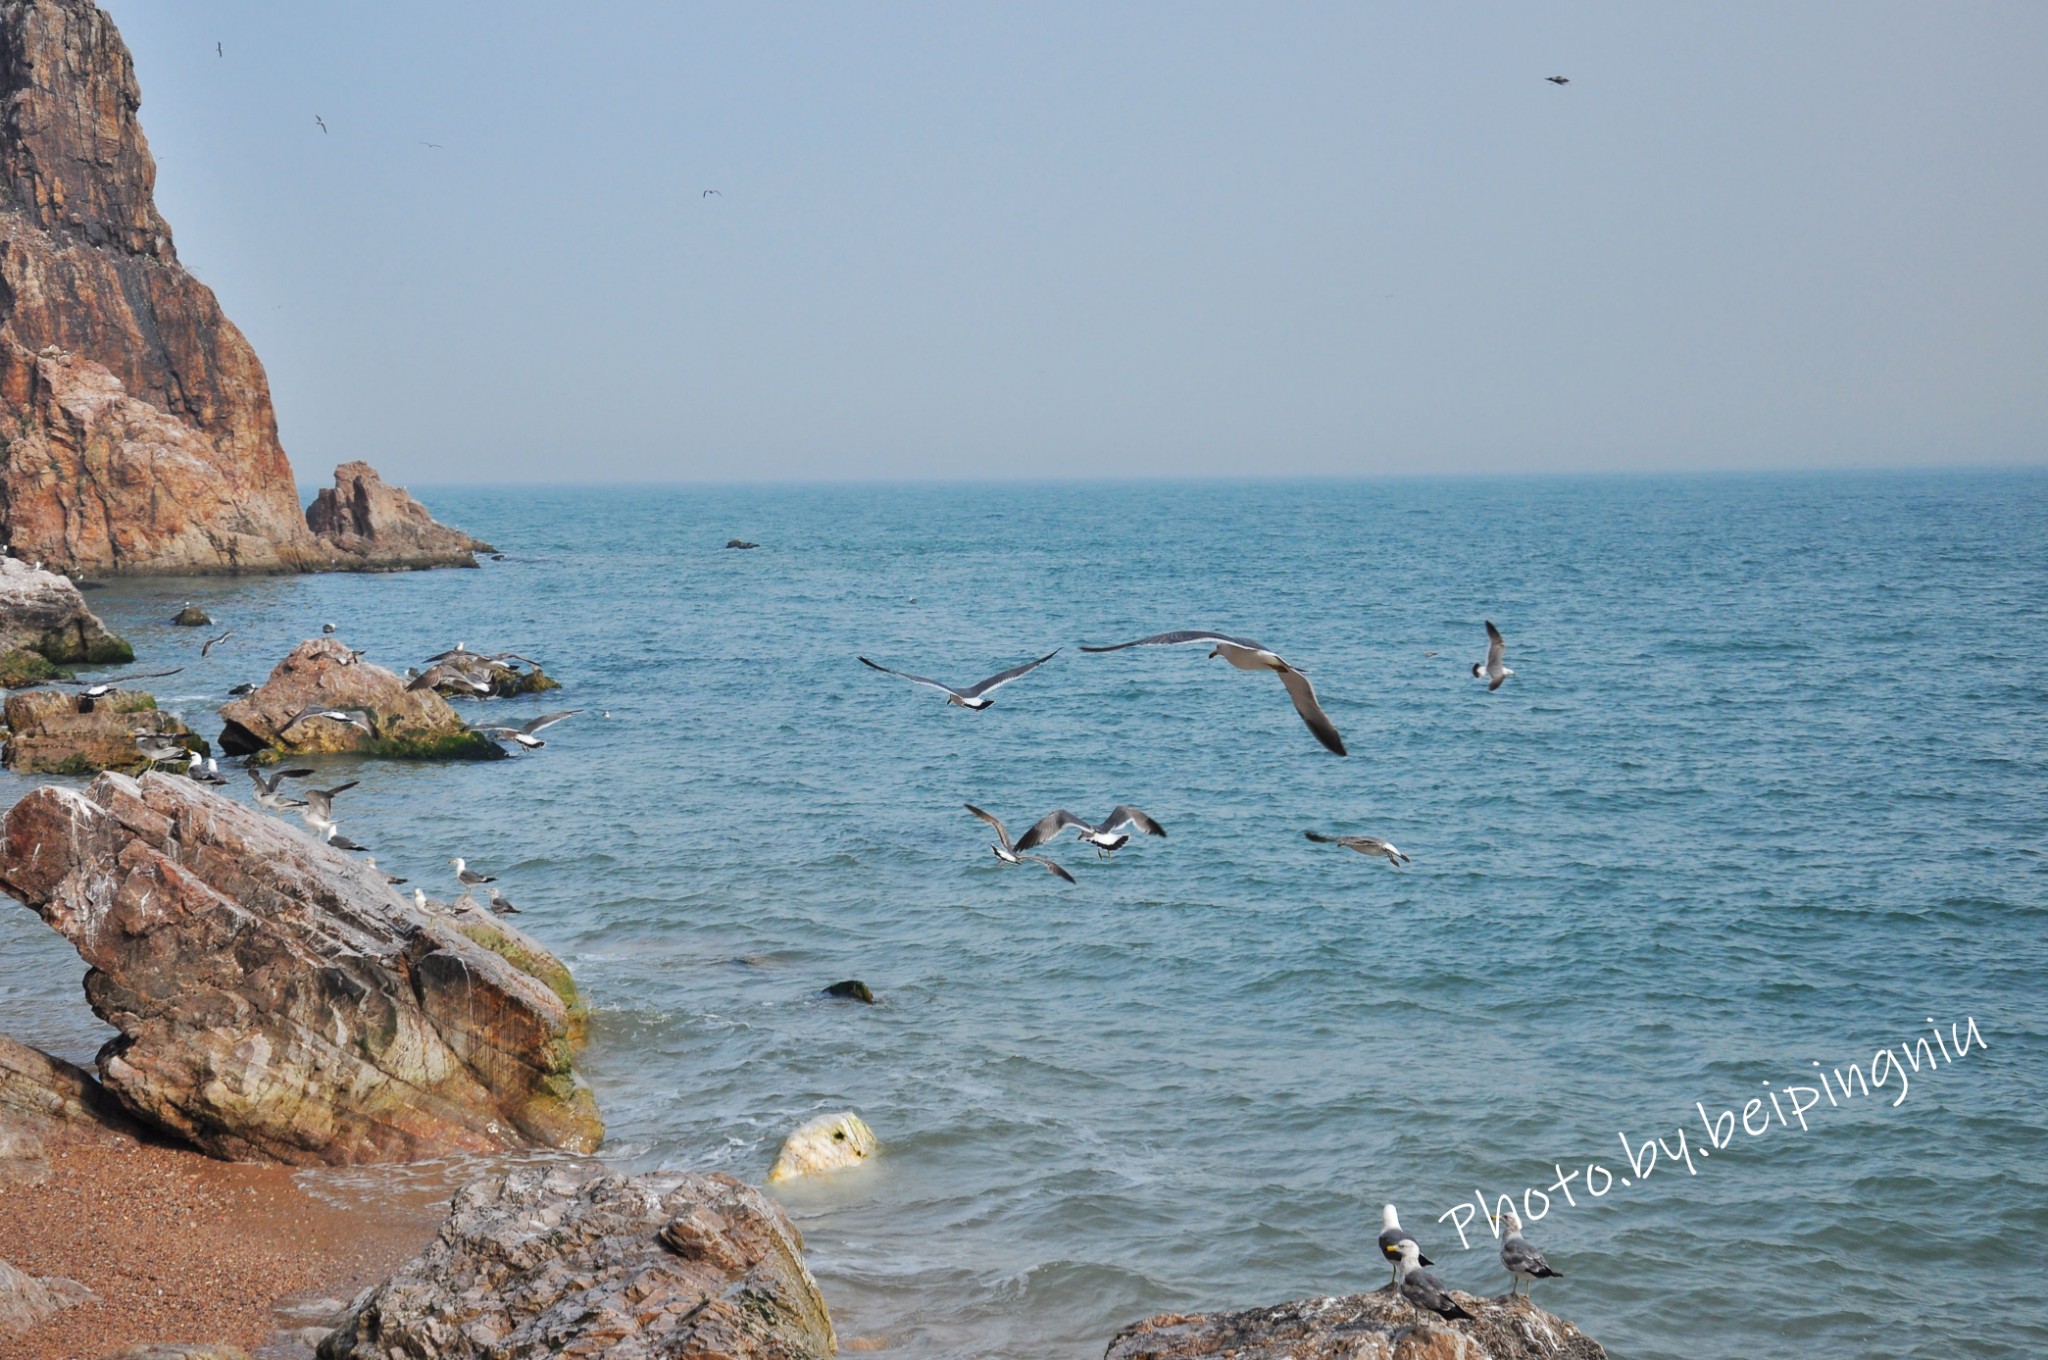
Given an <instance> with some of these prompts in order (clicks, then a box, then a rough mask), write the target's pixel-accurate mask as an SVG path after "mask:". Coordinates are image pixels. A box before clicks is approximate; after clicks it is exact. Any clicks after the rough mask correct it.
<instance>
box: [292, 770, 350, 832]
mask: <svg viewBox="0 0 2048 1360" xmlns="http://www.w3.org/2000/svg"><path fill="white" fill-rule="evenodd" d="M359 782H361V781H359V780H354V779H351V780H349V781H348V783H346V784H336V785H335V786H334V787H333V788H331V789H307V790H306V805H305V806H304V807H302V808H300V809H299V816H300V817H301V818H303V819H304V820H305V823H306V825H307V826H310V827H312V828H313V829H314V830H315V831H326V832H331V831H332V830H333V829H334V828H335V827H336V826H337V825H339V823H337V822H336V821H335V820H334V800H335V797H336V796H337V795H339V794H344V793H347V792H348V791H349V790H350V789H352V788H354V787H355V786H356V785H357V784H358V783H359ZM330 839H331V837H330Z"/></svg>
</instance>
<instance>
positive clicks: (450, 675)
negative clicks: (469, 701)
mask: <svg viewBox="0 0 2048 1360" xmlns="http://www.w3.org/2000/svg"><path fill="white" fill-rule="evenodd" d="M442 685H453V686H454V687H455V688H456V689H459V690H462V691H464V692H465V693H468V694H473V695H476V696H477V697H479V698H481V697H482V696H484V695H486V694H489V693H490V692H491V687H490V686H489V685H488V684H486V683H484V682H483V681H481V680H479V679H477V678H476V677H475V676H473V675H471V674H470V673H469V672H468V671H465V670H463V669H462V668H461V667H460V666H457V665H454V664H452V663H450V662H443V663H441V664H440V665H438V666H429V667H427V668H426V669H425V670H423V671H421V672H420V673H419V674H418V675H415V676H414V677H413V678H412V679H411V680H410V681H408V682H407V683H406V686H405V687H406V688H407V689H439V688H440V687H441V686H442Z"/></svg>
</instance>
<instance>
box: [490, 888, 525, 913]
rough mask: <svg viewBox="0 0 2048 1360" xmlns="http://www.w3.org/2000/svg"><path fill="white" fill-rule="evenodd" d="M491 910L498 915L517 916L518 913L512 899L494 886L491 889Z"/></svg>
mask: <svg viewBox="0 0 2048 1360" xmlns="http://www.w3.org/2000/svg"><path fill="white" fill-rule="evenodd" d="M491 910H492V911H494V912H496V913H497V914H498V915H500V916H517V915H518V914H519V908H517V907H515V906H513V905H512V899H511V898H509V897H507V896H505V895H504V894H503V893H501V892H499V891H498V890H497V889H496V888H493V889H491Z"/></svg>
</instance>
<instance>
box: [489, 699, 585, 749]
mask: <svg viewBox="0 0 2048 1360" xmlns="http://www.w3.org/2000/svg"><path fill="white" fill-rule="evenodd" d="M582 711H583V710H582V709H580V708H565V709H563V710H562V711H561V712H560V713H543V714H541V715H540V716H539V717H538V718H533V719H529V720H528V721H526V722H524V723H521V724H520V725H519V726H517V727H513V726H510V725H509V724H506V723H486V724H484V725H483V726H482V727H473V728H471V729H470V730H471V731H472V732H481V733H483V734H484V735H485V736H487V737H489V738H490V739H491V740H492V741H516V742H518V743H519V744H520V745H521V746H524V747H525V748H526V749H527V750H529V751H538V750H539V749H540V748H541V747H543V746H545V745H547V743H546V742H545V741H543V740H541V739H540V738H539V737H537V736H535V735H534V734H535V733H536V732H540V731H542V730H543V729H545V728H549V727H553V726H554V725H555V724H556V723H558V722H560V721H562V719H564V718H573V717H575V716H576V715H577V714H578V713H581V712H582Z"/></svg>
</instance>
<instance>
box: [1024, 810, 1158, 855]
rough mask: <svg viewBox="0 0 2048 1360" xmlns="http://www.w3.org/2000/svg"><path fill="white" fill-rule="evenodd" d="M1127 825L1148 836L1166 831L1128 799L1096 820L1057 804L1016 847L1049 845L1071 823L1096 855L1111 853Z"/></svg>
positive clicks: (1118, 846) (1121, 842) (1119, 844)
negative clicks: (1091, 820) (1053, 810)
mask: <svg viewBox="0 0 2048 1360" xmlns="http://www.w3.org/2000/svg"><path fill="white" fill-rule="evenodd" d="M1127 826H1128V827H1131V828H1133V829H1135V830H1138V831H1142V832H1144V833H1145V834H1146V835H1148V836H1160V837H1164V836H1165V835H1166V828H1165V827H1163V826H1161V825H1160V824H1159V823H1157V822H1155V821H1153V820H1152V819H1151V818H1150V817H1148V816H1146V815H1145V813H1144V811H1143V810H1142V809H1139V808H1134V807H1132V806H1131V805H1130V804H1129V803H1118V804H1117V805H1116V806H1115V807H1113V808H1111V809H1110V811H1109V815H1108V816H1107V817H1104V818H1103V819H1102V820H1101V821H1099V822H1086V821H1083V820H1081V819H1080V818H1079V817H1076V816H1075V815H1074V814H1073V813H1071V812H1069V811H1067V810H1066V809H1065V808H1060V809H1059V810H1058V811H1056V812H1048V813H1046V814H1045V815H1044V816H1043V817H1040V818H1039V819H1038V822H1037V824H1036V825H1034V826H1033V827H1032V828H1031V829H1030V830H1029V831H1027V832H1025V833H1024V835H1023V836H1022V837H1021V838H1020V839H1019V840H1018V842H1017V849H1018V851H1020V852H1022V851H1025V850H1031V849H1035V848H1036V847H1038V846H1041V845H1051V844H1052V843H1053V842H1054V841H1055V840H1057V839H1059V834H1060V832H1062V831H1065V830H1066V829H1067V828H1068V827H1072V828H1074V830H1075V831H1076V832H1078V833H1079V834H1080V837H1081V839H1082V840H1084V841H1086V842H1088V844H1090V845H1092V846H1094V847H1095V853H1096V854H1097V855H1098V856H1107V855H1112V854H1114V853H1116V852H1117V851H1118V850H1121V849H1123V848H1124V843H1125V842H1126V841H1128V840H1130V834H1129V833H1128V832H1126V833H1125V834H1123V835H1121V836H1120V835H1118V834H1117V832H1119V831H1122V830H1123V828H1125V827H1127Z"/></svg>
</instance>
